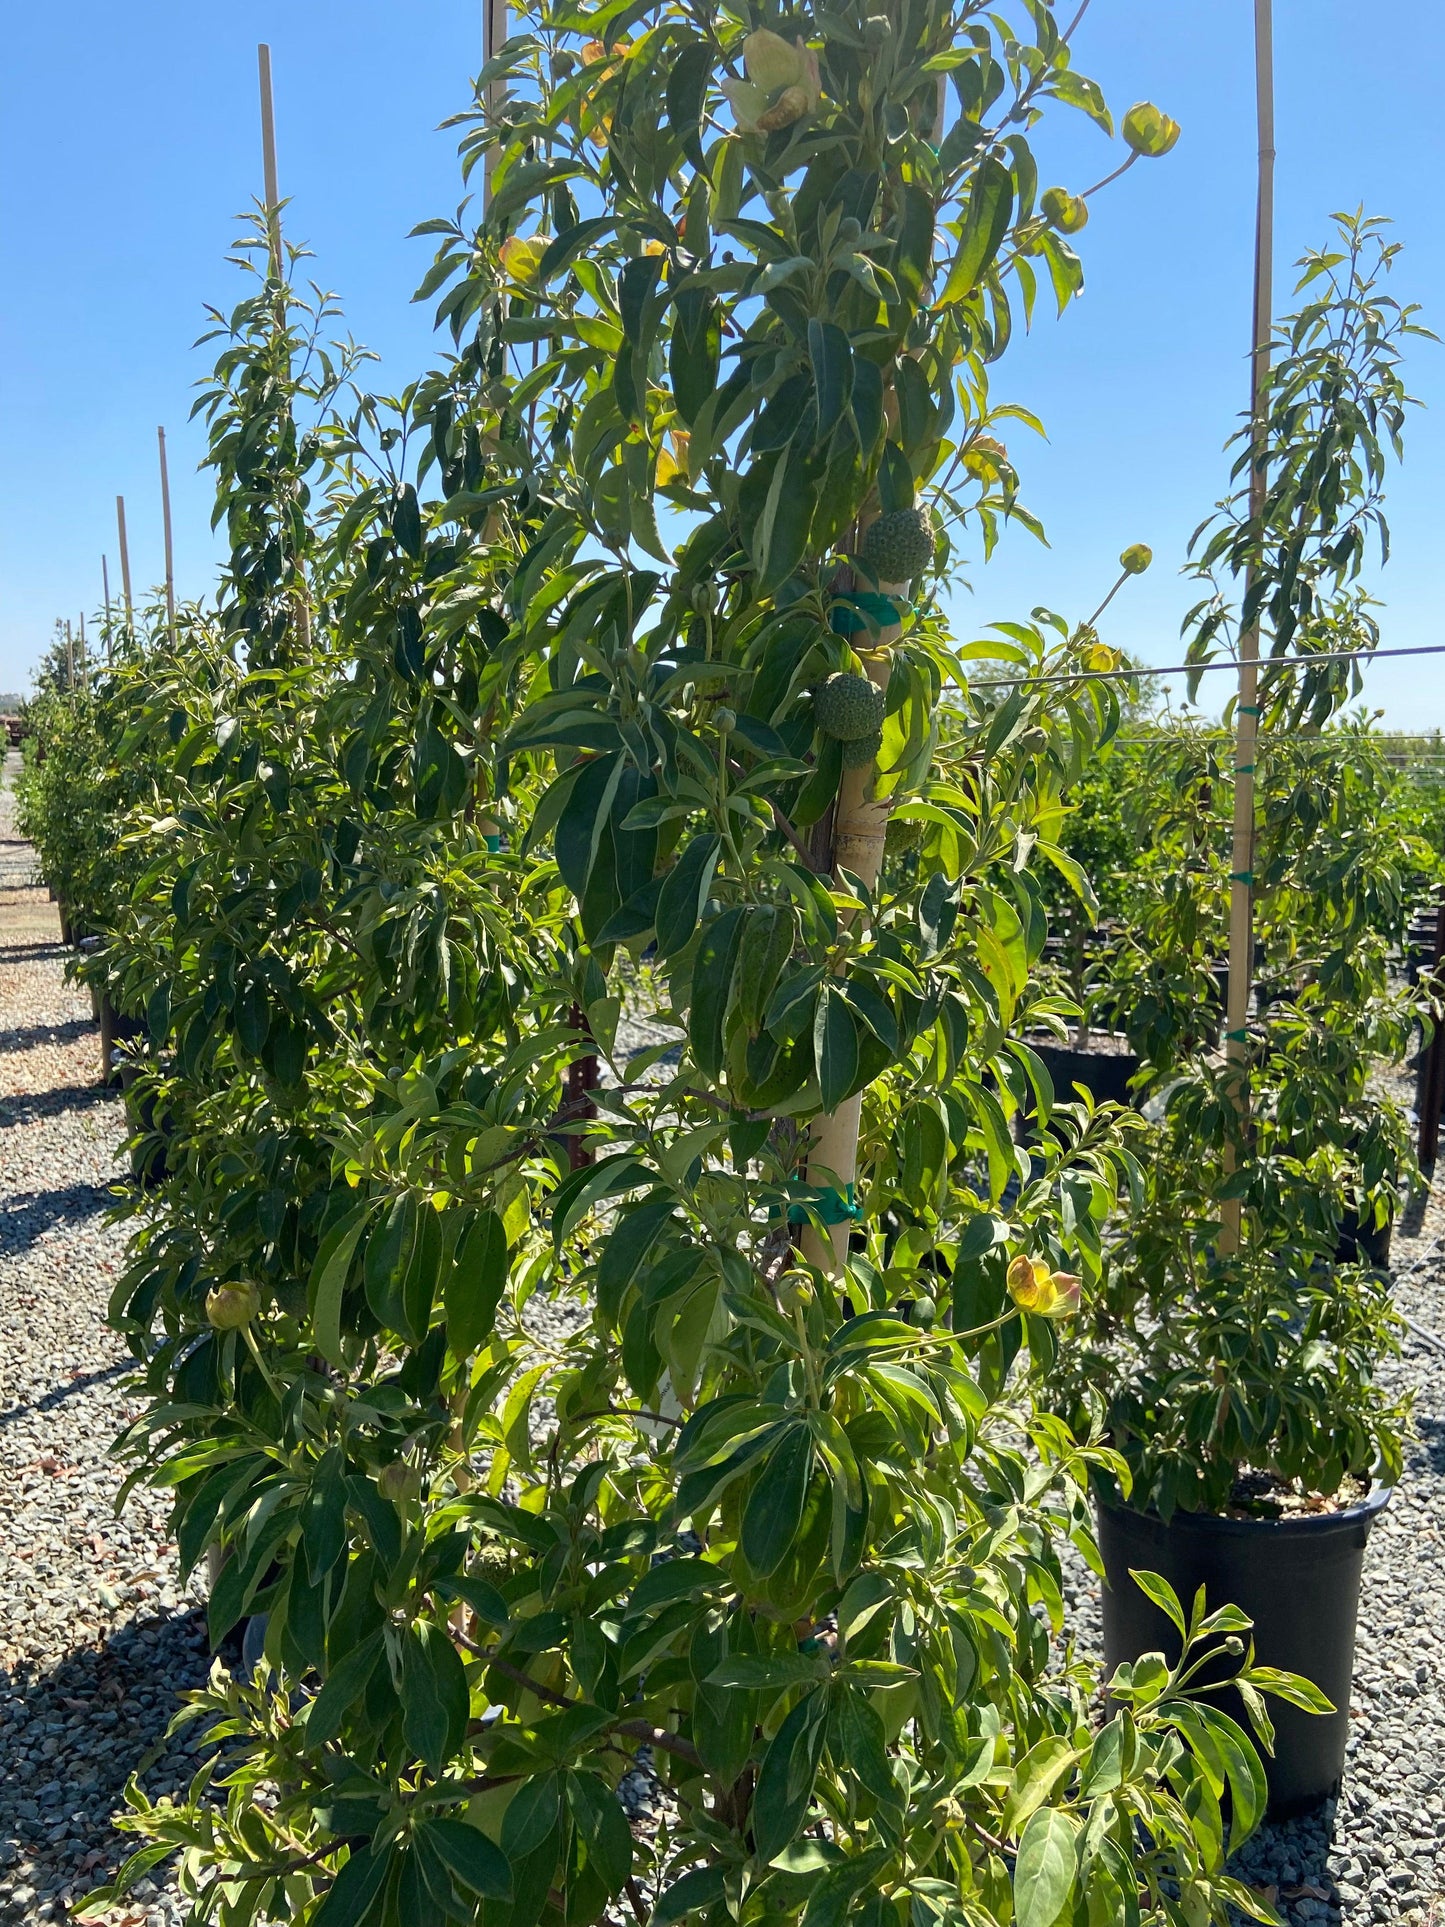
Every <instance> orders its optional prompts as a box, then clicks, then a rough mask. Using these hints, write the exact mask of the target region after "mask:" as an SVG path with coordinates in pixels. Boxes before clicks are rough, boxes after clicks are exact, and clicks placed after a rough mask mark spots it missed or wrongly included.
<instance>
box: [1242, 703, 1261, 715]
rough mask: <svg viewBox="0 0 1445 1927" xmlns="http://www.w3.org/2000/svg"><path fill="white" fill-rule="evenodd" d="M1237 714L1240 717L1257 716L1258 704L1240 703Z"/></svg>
mask: <svg viewBox="0 0 1445 1927" xmlns="http://www.w3.org/2000/svg"><path fill="white" fill-rule="evenodd" d="M1239 713H1240V715H1241V716H1257V715H1258V714H1259V704H1258V703H1241V704H1240V705H1239Z"/></svg>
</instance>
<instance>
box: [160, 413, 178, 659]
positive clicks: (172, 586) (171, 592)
mask: <svg viewBox="0 0 1445 1927" xmlns="http://www.w3.org/2000/svg"><path fill="white" fill-rule="evenodd" d="M156 440H157V442H158V443H159V445H160V451H161V520H162V522H163V523H164V525H165V538H166V624H167V626H168V628H169V629H170V632H171V647H172V648H174V647H175V641H176V564H175V552H174V549H173V547H172V544H171V478H170V474H169V472H168V470H167V468H166V431H165V430H164V429H163V428H158V429H157V430H156Z"/></svg>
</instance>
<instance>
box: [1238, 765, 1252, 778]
mask: <svg viewBox="0 0 1445 1927" xmlns="http://www.w3.org/2000/svg"><path fill="white" fill-rule="evenodd" d="M1234 773H1235V775H1236V776H1253V774H1254V764H1253V763H1236V764H1235V766H1234Z"/></svg>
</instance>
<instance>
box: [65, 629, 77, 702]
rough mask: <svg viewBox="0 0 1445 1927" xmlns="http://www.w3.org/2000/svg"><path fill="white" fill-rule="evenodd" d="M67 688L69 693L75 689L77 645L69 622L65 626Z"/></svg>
mask: <svg viewBox="0 0 1445 1927" xmlns="http://www.w3.org/2000/svg"><path fill="white" fill-rule="evenodd" d="M65 687H66V689H67V691H68V690H71V689H74V687H75V644H74V642H73V641H72V639H71V634H70V624H69V623H68V622H67V623H66V625H65Z"/></svg>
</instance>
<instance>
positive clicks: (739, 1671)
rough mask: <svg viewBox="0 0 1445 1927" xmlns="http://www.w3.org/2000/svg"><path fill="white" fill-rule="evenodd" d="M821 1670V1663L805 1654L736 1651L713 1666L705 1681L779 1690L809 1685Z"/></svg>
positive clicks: (749, 1689) (737, 1687) (756, 1690)
mask: <svg viewBox="0 0 1445 1927" xmlns="http://www.w3.org/2000/svg"><path fill="white" fill-rule="evenodd" d="M823 1670H824V1662H823V1661H821V1660H820V1659H819V1658H817V1657H816V1656H811V1655H809V1654H807V1653H756V1654H753V1653H737V1654H734V1655H733V1656H732V1657H731V1658H729V1659H724V1660H722V1661H720V1662H719V1663H718V1665H716V1666H715V1667H714V1668H713V1670H712V1671H711V1672H710V1673H709V1674H708V1676H707V1684H708V1685H709V1686H722V1687H729V1688H732V1689H734V1690H737V1691H741V1692H748V1693H781V1692H782V1691H783V1690H784V1688H785V1687H789V1686H806V1685H809V1684H810V1683H811V1682H813V1681H815V1680H816V1679H817V1678H818V1676H819V1674H820V1673H821V1672H822V1671H823Z"/></svg>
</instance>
